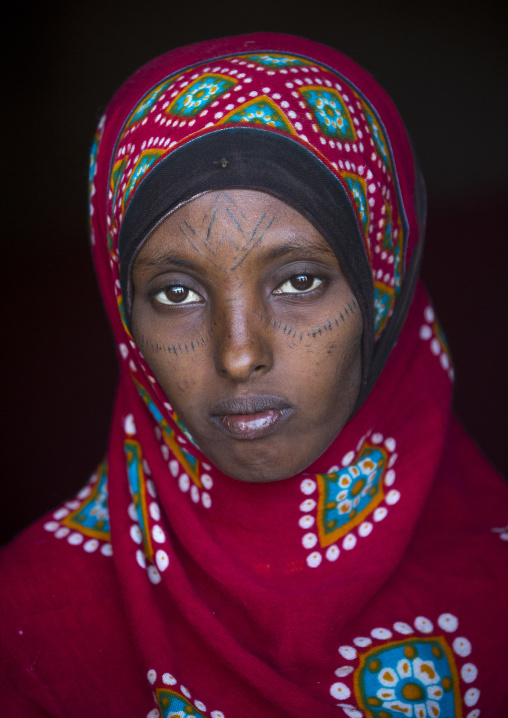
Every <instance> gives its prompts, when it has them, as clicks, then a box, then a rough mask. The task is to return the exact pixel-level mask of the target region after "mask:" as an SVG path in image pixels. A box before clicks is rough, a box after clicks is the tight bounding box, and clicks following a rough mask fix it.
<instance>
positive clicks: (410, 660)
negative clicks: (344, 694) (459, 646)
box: [355, 636, 461, 718]
mask: <svg viewBox="0 0 508 718" xmlns="http://www.w3.org/2000/svg"><path fill="white" fill-rule="evenodd" d="M457 684H458V676H457V668H456V666H455V660H454V658H453V655H452V653H451V651H450V648H449V647H448V644H447V643H446V641H445V640H444V638H442V637H441V636H434V637H432V638H412V639H409V640H405V641H396V642H392V643H387V644H385V645H384V646H381V647H378V648H373V649H372V650H370V651H368V652H367V653H365V654H363V655H360V666H359V668H358V670H357V672H356V673H355V693H356V698H357V701H358V705H359V707H360V708H361V709H362V710H364V711H365V714H366V716H368V718H392V716H393V718H400V716H414V717H415V718H427V717H428V716H442V718H453V716H456V715H459V713H457V712H456V708H457V707H459V708H460V706H461V700H460V695H459V694H458V685H457Z"/></svg>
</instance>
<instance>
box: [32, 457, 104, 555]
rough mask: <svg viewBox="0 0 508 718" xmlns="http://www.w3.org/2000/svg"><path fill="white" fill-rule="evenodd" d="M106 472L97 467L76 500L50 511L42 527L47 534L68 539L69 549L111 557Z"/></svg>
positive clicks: (102, 467) (102, 466) (100, 466)
mask: <svg viewBox="0 0 508 718" xmlns="http://www.w3.org/2000/svg"><path fill="white" fill-rule="evenodd" d="M107 472H108V467H107V464H106V463H102V464H100V465H99V467H98V469H97V472H96V473H95V474H94V475H93V476H92V478H91V479H90V481H89V482H88V484H87V485H86V486H85V487H84V488H83V489H81V491H80V492H79V493H78V495H77V497H76V498H75V499H72V500H71V501H67V502H66V503H65V504H64V505H63V506H61V507H60V508H59V509H57V510H56V511H54V512H53V516H52V520H50V521H47V522H46V523H45V524H44V528H45V529H46V531H49V532H51V533H52V534H53V536H55V538H58V539H63V538H65V539H67V542H68V543H69V544H70V545H71V546H81V547H82V548H83V549H84V551H86V553H94V552H95V551H97V549H100V552H101V553H102V554H103V555H104V556H111V555H112V553H113V551H112V548H111V543H110V541H111V534H110V529H109V510H108V476H107Z"/></svg>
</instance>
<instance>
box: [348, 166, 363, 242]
mask: <svg viewBox="0 0 508 718" xmlns="http://www.w3.org/2000/svg"><path fill="white" fill-rule="evenodd" d="M342 178H343V179H344V181H345V182H346V184H347V186H348V187H349V190H350V192H351V194H352V195H353V199H354V202H355V205H356V209H357V211H358V215H359V218H360V224H361V228H362V235H363V237H367V236H368V231H369V205H368V202H367V190H366V186H365V184H366V183H365V180H364V179H363V178H362V177H357V176H356V175H352V174H348V173H347V172H344V173H343V174H342Z"/></svg>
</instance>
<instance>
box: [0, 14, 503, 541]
mask: <svg viewBox="0 0 508 718" xmlns="http://www.w3.org/2000/svg"><path fill="white" fill-rule="evenodd" d="M502 6H503V3H499V2H492V1H491V0H484V1H483V2H472V3H467V2H465V1H464V0H462V2H460V3H459V2H456V3H455V2H449V1H448V2H447V0H441V2H433V1H432V0H429V2H425V3H418V2H408V1H407V0H405V2H394V3H389V2H380V1H379V0H358V1H357V2H352V1H350V2H348V3H347V4H346V3H344V2H337V1H336V0H333V2H330V0H326V1H323V0H321V2H306V3H302V4H299V3H298V2H297V0H295V1H294V2H291V3H276V2H275V1H274V2H265V1H264V0H259V1H258V2H243V3H241V2H235V3H233V2H229V1H223V2H221V3H216V2H215V3H212V2H207V3H205V2H203V1H202V0H198V1H197V2H196V1H194V2H192V1H191V2H182V1H181V2H180V3H178V4H176V3H174V2H173V3H172V2H169V1H168V0H166V1H165V2H161V1H159V0H154V1H152V2H150V1H146V2H144V3H141V2H139V1H137V2H134V1H133V0H121V1H116V0H115V1H114V2H108V1H107V0H103V1H102V2H98V1H97V0H92V1H89V2H86V3H85V2H83V3H81V4H79V5H78V4H77V3H76V4H73V3H72V2H69V1H68V0H67V2H64V1H63V0H60V1H59V2H53V3H39V4H38V5H37V6H35V5H33V6H32V5H24V4H23V3H21V4H18V5H17V6H16V9H14V10H13V9H11V10H10V15H9V17H8V18H7V19H6V18H5V17H4V20H7V23H6V26H7V33H6V40H5V41H4V42H3V46H4V48H6V49H7V54H6V58H5V60H4V62H3V69H4V73H3V74H4V75H5V71H6V70H7V77H6V78H5V79H4V81H3V84H2V92H3V99H4V108H3V110H2V115H3V120H4V121H6V127H5V129H4V130H3V132H2V139H3V152H2V154H3V157H4V159H5V161H6V162H5V168H4V171H3V177H4V179H5V180H6V182H5V183H4V188H3V191H2V198H3V200H4V208H3V210H2V214H1V220H2V279H3V301H2V303H1V305H2V324H1V326H2V339H3V347H4V349H3V354H4V357H5V364H4V369H3V372H2V375H3V396H4V402H3V406H4V420H3V431H2V435H3V448H2V459H3V460H2V465H3V471H4V476H3V485H2V491H1V494H0V496H1V497H2V498H1V502H0V508H1V514H0V534H1V535H0V539H1V540H5V539H8V538H9V537H10V536H12V535H13V534H14V533H16V532H17V531H19V530H20V529H21V528H23V527H24V526H25V525H26V524H28V523H29V522H30V521H32V520H33V519H35V518H36V517H37V516H39V515H41V514H42V513H44V512H45V511H47V510H49V509H51V508H52V507H54V506H56V505H58V504H59V503H60V502H61V501H63V500H65V499H66V498H69V497H70V496H71V495H72V494H73V492H75V491H76V490H77V489H78V488H79V487H80V486H81V485H82V484H83V483H84V481H85V480H86V479H87V478H88V476H89V474H90V473H91V471H92V470H93V469H94V467H95V465H96V463H97V462H98V461H99V459H100V458H101V456H102V454H103V452H104V450H105V448H106V444H107V435H108V428H109V421H110V414H111V408H112V402H113V397H114V392H115V383H116V359H115V353H114V348H113V342H112V338H111V336H110V333H109V328H108V325H107V322H106V318H105V315H104V313H103V310H102V305H101V300H100V298H99V295H98V292H97V288H96V281H95V277H94V274H93V268H92V264H91V260H90V256H89V249H88V241H87V216H86V197H87V168H88V151H89V147H90V144H91V140H92V137H93V134H94V131H95V125H96V123H97V121H98V119H99V117H100V115H101V112H102V110H103V109H104V108H105V106H106V105H107V103H108V101H109V99H110V97H111V96H112V94H113V92H114V91H115V89H116V88H117V87H118V86H119V85H120V84H121V83H122V82H123V81H124V80H125V79H126V78H127V77H128V76H129V75H130V74H131V73H132V72H133V71H134V70H136V69H137V68H138V67H139V66H140V65H141V64H143V63H144V62H146V61H148V60H149V59H151V58H152V57H154V56H155V55H158V54H160V53H162V52H165V51H166V50H169V49H171V48H173V47H176V46H178V45H183V44H187V43H190V42H194V41H197V40H203V39H210V38H213V37H220V36H223V35H232V34H241V33H244V32H252V31H276V32H288V33H293V34H297V35H304V36H308V37H310V38H311V39H314V40H318V41H321V42H324V43H327V44H329V45H332V46H334V47H336V48H337V49H339V50H342V51H343V52H345V53H346V54H349V55H351V56H352V57H353V58H354V59H356V60H357V61H358V62H359V63H360V64H362V65H363V66H364V67H365V68H366V69H367V70H369V71H370V72H371V73H372V74H373V75H374V76H375V77H376V78H377V79H378V81H379V82H380V83H381V84H382V85H383V86H384V87H385V88H386V89H387V90H388V92H389V93H390V94H391V96H392V97H393V99H394V100H395V102H396V104H397V106H398V107H399V109H400V111H401V114H402V116H403V117H404V119H405V121H406V124H407V127H408V129H409V131H410V134H411V135H412V138H413V140H414V144H415V146H416V148H417V151H418V154H419V158H420V162H421V165H422V168H423V172H424V175H425V177H426V181H427V188H428V194H429V220H428V232H427V247H426V255H425V259H424V265H423V277H424V280H425V282H426V284H427V286H428V288H429V290H430V291H431V294H432V296H433V299H434V303H435V305H436V307H437V311H438V314H439V317H440V319H441V323H442V325H443V326H444V329H445V333H446V335H447V338H448V341H449V344H450V346H451V350H452V354H453V357H454V361H455V369H456V377H457V380H456V389H455V397H454V406H455V410H456V412H457V414H458V415H459V417H460V418H461V420H462V421H463V423H464V424H465V426H466V427H467V429H468V430H469V432H470V433H471V434H472V435H473V436H474V437H475V439H476V441H477V443H478V444H479V446H480V447H481V448H482V450H483V451H484V452H485V453H486V454H487V456H488V457H489V458H490V460H491V461H492V462H493V463H494V464H495V465H496V466H497V467H498V468H499V469H501V470H502V471H504V472H507V471H508V460H507V458H508V457H507V453H508V452H507V451H506V449H505V445H504V442H505V431H506V425H507V422H506V417H507V408H508V407H507V403H508V402H507V395H508V383H507V378H506V375H507V369H508V350H507V346H508V322H507V321H506V318H505V314H506V309H507V290H506V287H507V280H506V272H507V266H508V262H507V260H508V251H507V244H508V242H507V240H508V232H507V222H508V219H507V212H508V202H507V190H508V175H507V171H506V168H507V166H508V157H507V154H508V152H507V150H508V142H507V138H506V129H505V127H506V118H507V117H508V113H507V109H508V108H507V102H506V97H507V92H506V74H507V73H506V69H507V50H506V48H507V41H506V36H507V29H508V28H507V24H506V21H505V20H504V17H503V15H502V14H501V13H502V12H503V10H502Z"/></svg>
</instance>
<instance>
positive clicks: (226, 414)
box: [210, 395, 295, 441]
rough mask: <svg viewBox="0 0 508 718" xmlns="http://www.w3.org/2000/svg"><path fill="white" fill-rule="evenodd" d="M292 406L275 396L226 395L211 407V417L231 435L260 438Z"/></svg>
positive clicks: (286, 416)
mask: <svg viewBox="0 0 508 718" xmlns="http://www.w3.org/2000/svg"><path fill="white" fill-rule="evenodd" d="M294 411H295V409H294V408H293V407H292V406H291V405H290V404H289V403H288V402H287V401H285V400H284V399H281V398H280V397H278V396H266V395H261V396H248V397H244V398H240V397H239V398H232V399H225V400H223V401H220V402H218V403H217V404H216V405H215V406H214V407H213V409H212V412H211V417H210V421H211V422H212V423H213V424H215V426H217V427H218V428H219V429H221V430H222V431H223V432H225V433H226V434H228V435H229V436H231V437H233V438H234V439H241V440H251V441H252V440H253V439H261V438H263V437H265V436H269V435H270V434H273V432H275V431H276V430H277V429H278V428H279V427H280V426H281V425H282V424H284V423H285V422H286V421H287V420H288V419H289V418H290V417H291V416H292V415H293V413H294Z"/></svg>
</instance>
